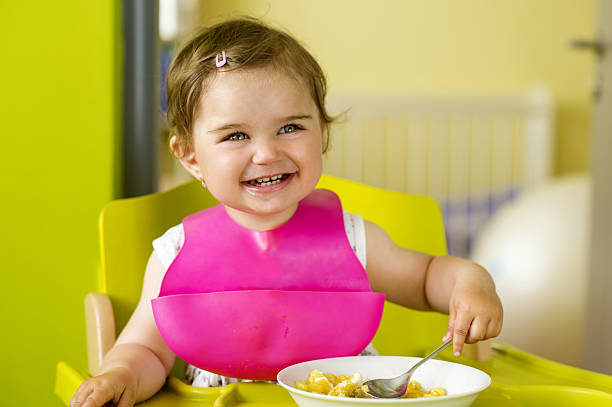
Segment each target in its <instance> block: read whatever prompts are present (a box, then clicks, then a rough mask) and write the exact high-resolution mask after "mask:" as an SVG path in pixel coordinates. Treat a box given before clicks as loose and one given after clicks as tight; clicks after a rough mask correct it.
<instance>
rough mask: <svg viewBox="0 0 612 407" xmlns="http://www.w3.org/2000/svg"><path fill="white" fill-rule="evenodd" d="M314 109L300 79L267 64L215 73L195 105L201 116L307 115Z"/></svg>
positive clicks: (312, 100)
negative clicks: (198, 105)
mask: <svg viewBox="0 0 612 407" xmlns="http://www.w3.org/2000/svg"><path fill="white" fill-rule="evenodd" d="M316 111H317V108H316V103H315V101H314V99H313V97H312V94H311V92H310V91H309V89H308V87H307V86H305V85H304V84H303V83H302V81H300V80H298V79H297V78H296V77H295V76H290V74H287V73H285V72H282V71H278V70H274V69H266V68H260V69H249V70H233V71H227V72H219V73H217V74H216V75H215V78H214V79H213V80H212V81H211V82H210V83H209V84H208V86H206V88H205V89H204V92H203V93H202V98H201V101H200V108H199V109H198V113H200V114H202V115H203V116H206V117H211V116H214V117H215V118H216V119H217V120H218V119H221V120H224V117H227V116H229V117H244V116H247V117H248V116H250V115H257V116H258V117H261V118H262V119H263V118H264V117H267V118H271V117H277V116H278V117H284V116H294V115H304V116H306V115H314V112H316ZM217 120H215V121H217Z"/></svg>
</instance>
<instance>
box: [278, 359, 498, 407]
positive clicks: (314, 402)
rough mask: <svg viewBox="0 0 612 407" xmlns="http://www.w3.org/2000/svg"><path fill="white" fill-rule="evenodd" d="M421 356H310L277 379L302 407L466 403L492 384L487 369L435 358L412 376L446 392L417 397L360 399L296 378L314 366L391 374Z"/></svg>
mask: <svg viewBox="0 0 612 407" xmlns="http://www.w3.org/2000/svg"><path fill="white" fill-rule="evenodd" d="M419 360H421V358H414V357H402V356H350V357H341V358H329V359H319V360H311V361H308V362H302V363H298V364H295V365H292V366H289V367H286V368H284V369H283V370H281V371H280V372H279V373H278V376H277V380H278V383H279V384H280V385H281V386H283V387H284V388H285V389H287V390H288V391H289V393H290V394H291V397H293V399H294V400H295V402H296V403H297V404H298V406H300V407H322V406H329V405H332V404H338V405H343V406H359V407H363V406H364V405H381V404H385V405H388V404H392V405H427V406H429V407H437V406H444V407H467V406H469V405H470V404H472V402H473V401H474V399H475V398H476V396H478V393H480V392H481V391H483V390H484V389H486V388H487V387H488V386H489V385H490V384H491V378H490V377H489V375H487V374H486V373H484V372H482V371H480V370H478V369H474V368H472V367H469V366H465V365H461V364H458V363H452V362H445V361H442V360H436V359H432V360H430V361H428V362H427V363H424V364H423V366H421V367H419V368H418V369H417V371H416V372H415V373H414V375H413V376H412V378H411V380H416V381H417V382H419V383H420V384H421V386H423V388H424V389H425V390H429V389H431V388H433V387H443V388H444V389H446V392H447V395H446V396H441V397H426V398H415V399H373V398H367V399H357V398H346V397H337V396H327V395H323V394H316V393H310V392H307V391H303V390H298V389H296V388H295V387H293V386H294V385H295V382H296V381H297V380H300V381H306V380H307V379H308V375H309V374H310V372H312V371H313V370H314V369H317V370H319V371H320V372H322V373H333V374H335V375H338V374H344V375H351V374H353V373H359V374H361V376H362V377H363V378H364V379H377V378H388V377H394V376H397V375H399V374H401V373H403V372H405V371H406V370H408V369H410V367H411V366H413V365H414V364H415V363H417V362H418V361H419Z"/></svg>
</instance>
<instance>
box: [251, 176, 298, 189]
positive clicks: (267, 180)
mask: <svg viewBox="0 0 612 407" xmlns="http://www.w3.org/2000/svg"><path fill="white" fill-rule="evenodd" d="M291 175H293V174H278V175H274V176H272V177H262V178H257V179H252V180H249V181H243V183H244V184H247V185H252V186H255V187H267V186H270V185H275V184H280V183H281V182H283V181H284V180H286V179H287V178H289V177H290V176H291Z"/></svg>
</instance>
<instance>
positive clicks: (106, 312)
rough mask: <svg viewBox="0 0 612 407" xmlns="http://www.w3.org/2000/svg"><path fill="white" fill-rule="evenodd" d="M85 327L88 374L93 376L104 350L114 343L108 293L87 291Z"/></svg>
mask: <svg viewBox="0 0 612 407" xmlns="http://www.w3.org/2000/svg"><path fill="white" fill-rule="evenodd" d="M85 325H86V329H87V361H88V369H89V374H90V375H92V376H95V375H96V374H97V373H98V372H99V370H100V366H101V365H102V359H103V358H104V355H106V352H108V351H109V349H110V348H111V347H112V346H113V344H114V343H115V339H116V336H115V317H114V314H113V306H112V304H111V302H110V299H109V298H108V295H106V294H102V293H89V294H87V295H86V296H85Z"/></svg>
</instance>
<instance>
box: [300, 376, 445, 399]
mask: <svg viewBox="0 0 612 407" xmlns="http://www.w3.org/2000/svg"><path fill="white" fill-rule="evenodd" d="M364 381H365V380H364V379H363V377H362V376H361V375H360V374H359V373H353V374H352V375H350V376H345V375H343V374H339V375H337V376H336V375H335V374H333V373H321V372H320V371H319V370H317V369H315V370H313V371H312V372H310V375H309V376H308V378H307V379H306V381H299V380H298V381H296V382H295V388H296V389H299V390H304V391H307V392H310V393H318V394H326V395H328V396H339V397H353V398H366V397H368V396H367V394H366V392H367V390H368V386H366V385H362V383H363V382H364ZM445 395H446V390H445V389H444V388H442V387H434V388H432V389H430V390H425V389H423V387H422V386H421V385H420V384H419V383H418V382H417V381H415V380H412V381H410V383H408V390H407V391H406V394H404V396H403V398H417V397H438V396H445Z"/></svg>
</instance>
